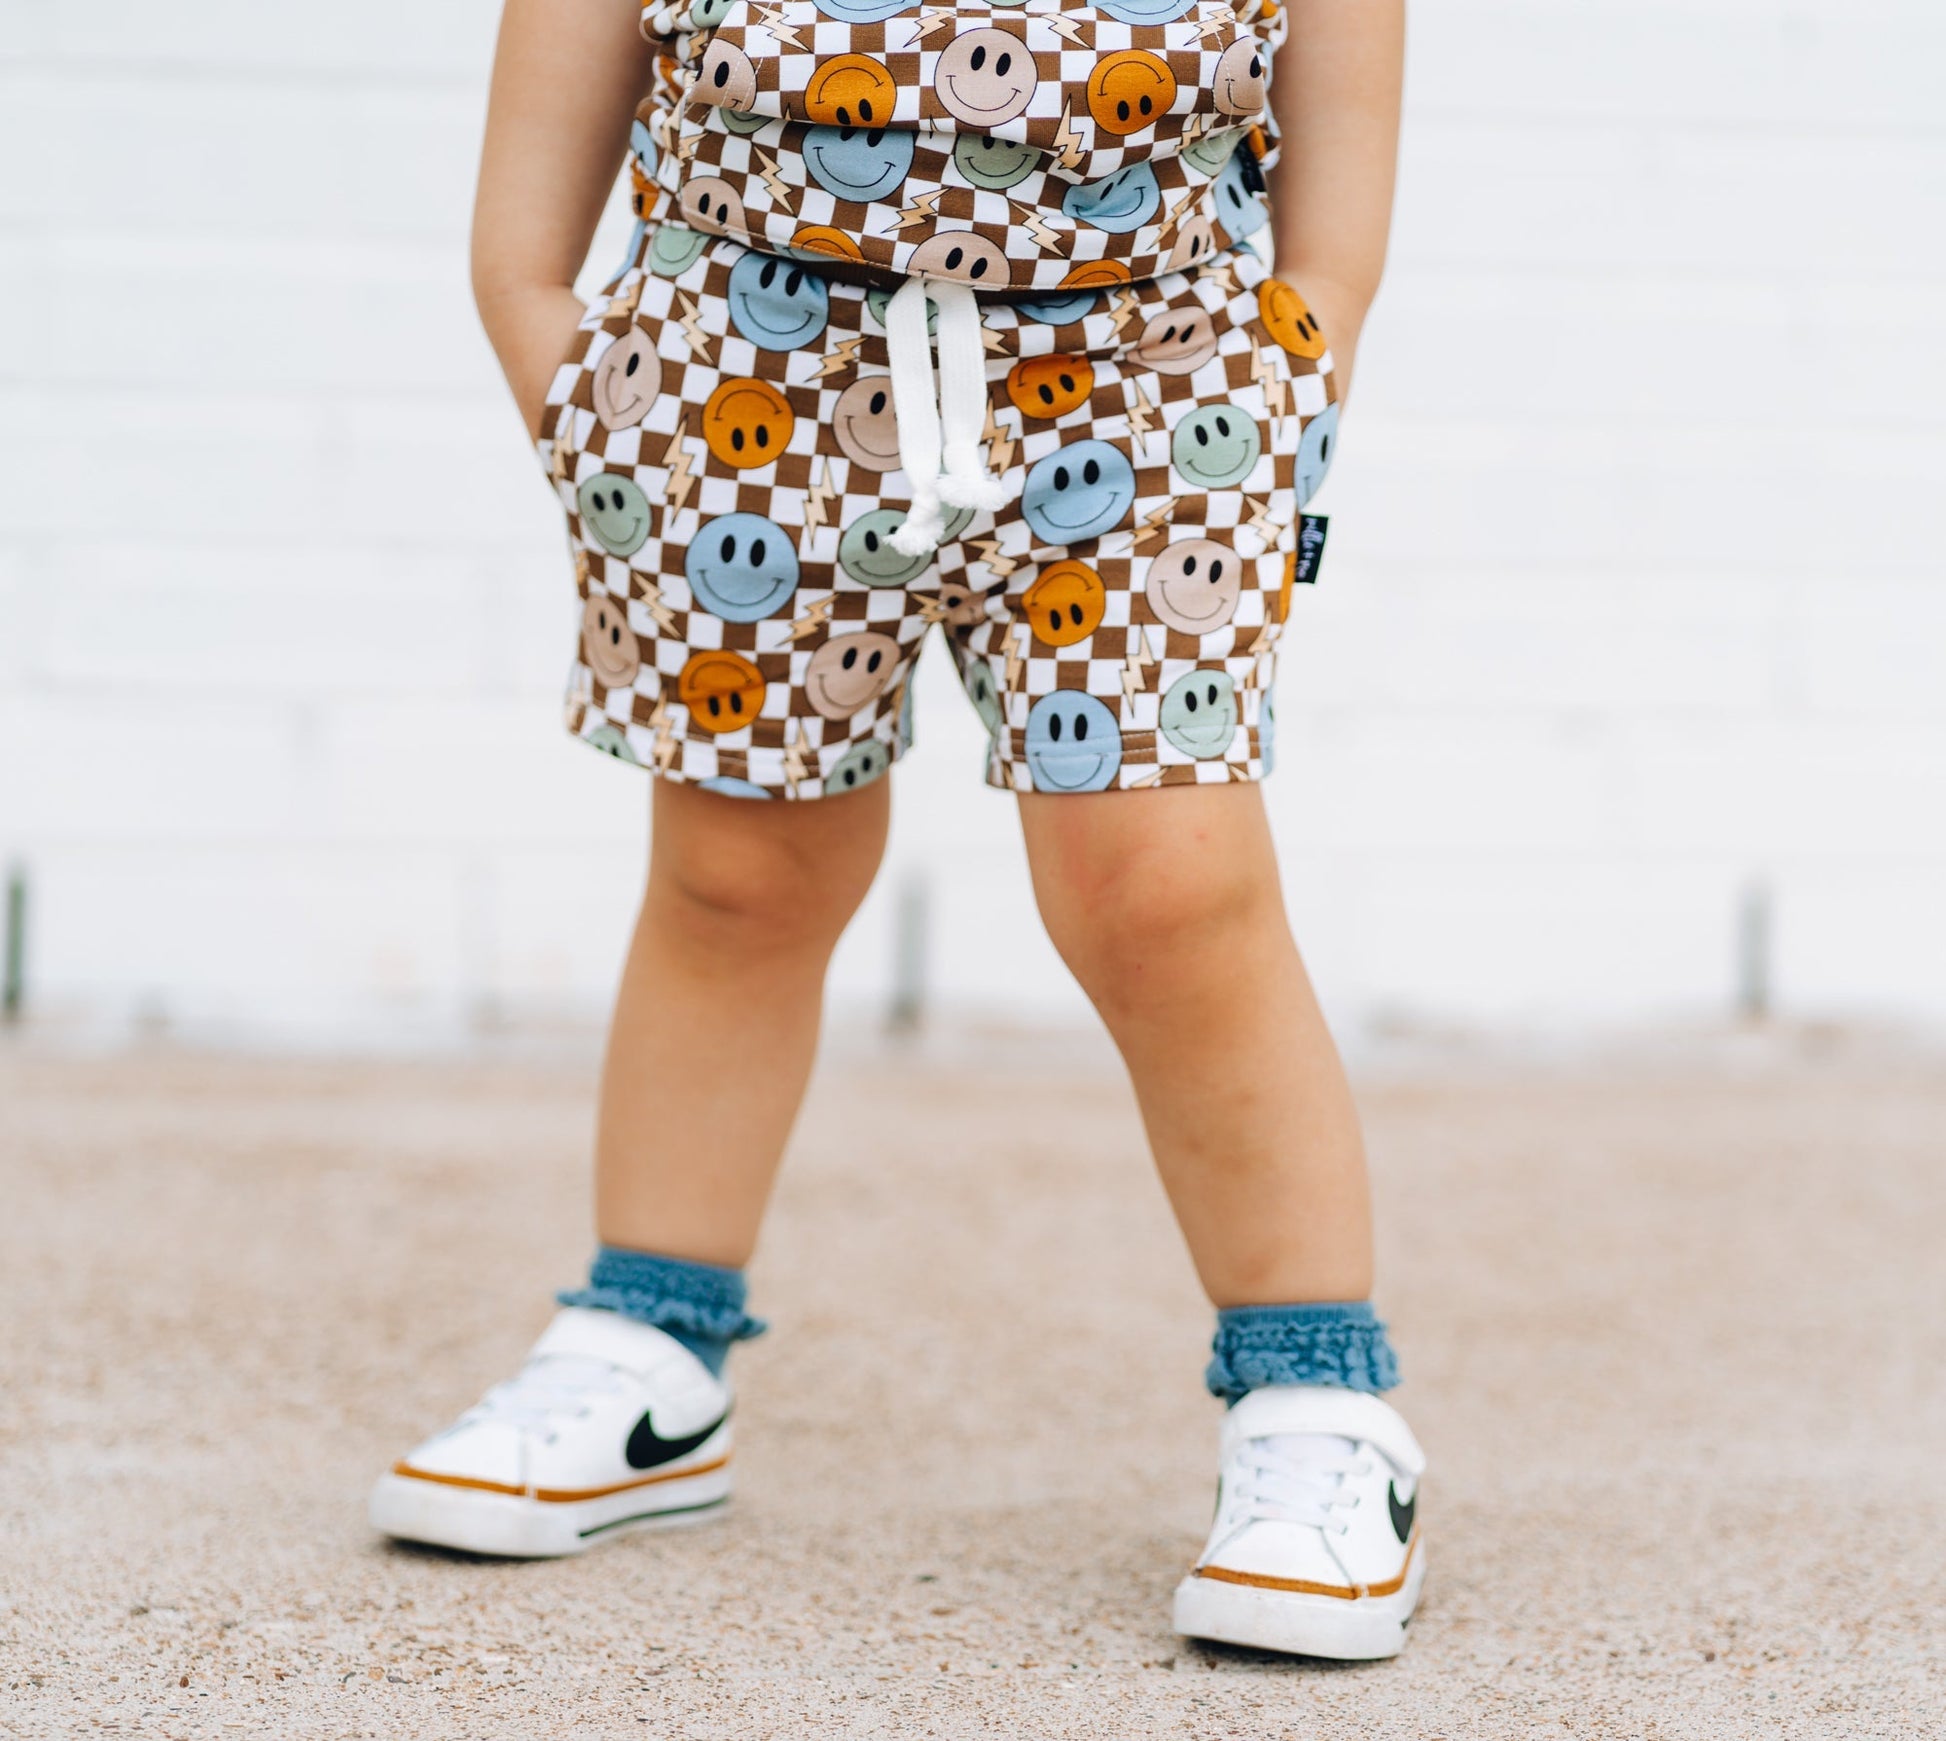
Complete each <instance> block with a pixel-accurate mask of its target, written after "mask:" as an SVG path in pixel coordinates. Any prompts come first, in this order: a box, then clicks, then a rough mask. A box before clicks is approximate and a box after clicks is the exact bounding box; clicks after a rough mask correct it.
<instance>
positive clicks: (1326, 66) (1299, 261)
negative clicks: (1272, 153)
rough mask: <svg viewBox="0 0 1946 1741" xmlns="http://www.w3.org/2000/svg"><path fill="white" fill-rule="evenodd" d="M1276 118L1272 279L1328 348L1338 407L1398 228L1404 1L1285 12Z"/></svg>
mask: <svg viewBox="0 0 1946 1741" xmlns="http://www.w3.org/2000/svg"><path fill="white" fill-rule="evenodd" d="M1286 5H1287V9H1288V11H1289V14H1290V34H1289V36H1288V37H1286V38H1285V41H1284V46H1283V47H1282V48H1280V49H1279V50H1278V51H1277V62H1276V66H1275V68H1274V69H1273V72H1272V77H1271V106H1272V108H1273V109H1274V110H1275V111H1276V115H1277V126H1278V131H1279V134H1280V136H1281V143H1280V150H1279V153H1278V158H1277V162H1276V165H1275V166H1274V167H1273V168H1272V169H1271V171H1270V174H1269V193H1270V211H1271V222H1272V223H1273V224H1274V225H1275V226H1276V239H1277V276H1278V277H1280V278H1287V279H1289V280H1290V282H1291V283H1292V284H1294V285H1296V286H1297V288H1298V290H1299V291H1300V292H1301V293H1302V295H1303V297H1304V300H1305V301H1306V302H1308V303H1309V304H1310V305H1311V307H1312V308H1313V310H1315V311H1316V314H1317V317H1318V321H1319V323H1320V325H1321V326H1322V327H1323V329H1324V336H1325V338H1326V340H1327V341H1328V342H1329V343H1330V346H1331V360H1332V365H1333V368H1334V370H1335V372H1336V375H1337V385H1338V392H1339V395H1340V396H1341V397H1342V396H1343V394H1344V391H1345V388H1346V385H1347V384H1348V383H1349V381H1350V379H1351V362H1352V354H1353V352H1354V351H1355V350H1356V349H1357V347H1358V329H1359V328H1360V327H1361V326H1363V325H1364V323H1365V312H1366V310H1367V309H1369V308H1370V307H1371V305H1372V298H1373V297H1374V296H1375V295H1377V294H1378V281H1379V275H1380V273H1382V272H1383V271H1384V269H1385V241H1386V235H1387V232H1388V231H1389V230H1390V229H1391V226H1392V182H1393V177H1394V174H1395V172H1396V170H1397V166H1398V155H1399V88H1400V85H1401V84H1402V82H1403V79H1404V68H1405V0H1286Z"/></svg>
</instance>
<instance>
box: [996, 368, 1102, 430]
mask: <svg viewBox="0 0 1946 1741" xmlns="http://www.w3.org/2000/svg"><path fill="white" fill-rule="evenodd" d="M1094 390H1095V366H1094V364H1093V363H1091V362H1089V361H1088V359H1087V358H1086V357H1022V358H1021V359H1020V361H1019V362H1017V363H1016V364H1014V366H1013V367H1012V368H1011V369H1009V370H1008V371H1007V397H1008V398H1009V399H1011V400H1012V401H1013V402H1014V404H1015V405H1016V406H1017V407H1018V408H1019V411H1020V414H1021V416H1023V417H1065V416H1067V414H1068V413H1069V412H1070V411H1079V410H1080V409H1081V407H1082V406H1084V405H1085V404H1087V403H1088V395H1089V394H1090V393H1092V392H1093V391H1094Z"/></svg>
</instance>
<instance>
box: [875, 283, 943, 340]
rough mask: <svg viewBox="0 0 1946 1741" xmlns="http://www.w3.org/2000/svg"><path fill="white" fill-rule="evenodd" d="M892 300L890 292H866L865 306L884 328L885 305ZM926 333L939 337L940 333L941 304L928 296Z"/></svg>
mask: <svg viewBox="0 0 1946 1741" xmlns="http://www.w3.org/2000/svg"><path fill="white" fill-rule="evenodd" d="M891 300H892V293H891V291H889V290H868V291H866V292H865V306H866V307H867V308H868V309H870V310H871V311H872V319H873V320H875V321H877V322H878V324H879V325H880V326H881V327H882V326H884V325H885V305H886V304H887V303H888V302H890V301H891ZM926 331H927V332H929V333H932V334H934V335H937V334H938V332H939V304H938V303H936V302H934V301H933V299H932V298H931V297H930V296H928V297H927V298H926Z"/></svg>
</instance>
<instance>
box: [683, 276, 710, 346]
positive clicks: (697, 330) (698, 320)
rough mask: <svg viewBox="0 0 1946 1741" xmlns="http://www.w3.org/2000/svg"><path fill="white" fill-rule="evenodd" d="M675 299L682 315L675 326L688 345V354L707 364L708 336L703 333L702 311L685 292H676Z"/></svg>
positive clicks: (693, 298)
mask: <svg viewBox="0 0 1946 1741" xmlns="http://www.w3.org/2000/svg"><path fill="white" fill-rule="evenodd" d="M676 298H677V300H678V301H679V302H681V304H682V315H681V318H680V319H678V320H677V322H676V325H677V326H679V327H681V328H682V336H683V338H684V339H685V340H686V341H687V342H688V345H689V354H690V355H691V356H693V357H696V358H699V359H700V360H701V361H703V362H705V363H707V362H708V361H709V360H710V354H709V335H708V334H707V333H705V332H704V331H703V316H702V311H701V310H700V309H698V308H697V306H696V299H695V297H693V296H691V295H690V294H689V292H688V291H687V290H678V291H677V292H676Z"/></svg>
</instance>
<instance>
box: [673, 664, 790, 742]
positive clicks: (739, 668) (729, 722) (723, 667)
mask: <svg viewBox="0 0 1946 1741" xmlns="http://www.w3.org/2000/svg"><path fill="white" fill-rule="evenodd" d="M769 687H770V686H769V685H768V684H767V683H765V682H764V674H763V673H762V672H761V671H759V670H758V669H757V668H756V666H754V665H753V664H751V663H750V661H749V660H748V659H746V658H744V657H743V655H742V654H741V653H726V652H720V651H719V652H709V653H692V654H691V655H690V657H689V662H688V664H686V665H684V666H683V668H682V675H681V676H680V677H678V678H677V679H676V699H677V700H678V701H680V702H681V703H682V704H683V706H685V707H686V708H688V709H689V717H690V719H691V720H692V721H693V722H694V723H695V724H697V725H699V726H701V727H702V728H703V730H704V731H741V730H742V729H743V728H744V727H745V726H746V725H749V724H750V723H751V722H752V721H753V720H755V719H756V717H757V710H758V709H759V708H761V707H762V706H763V704H764V691H765V690H766V689H767V688H769Z"/></svg>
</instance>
